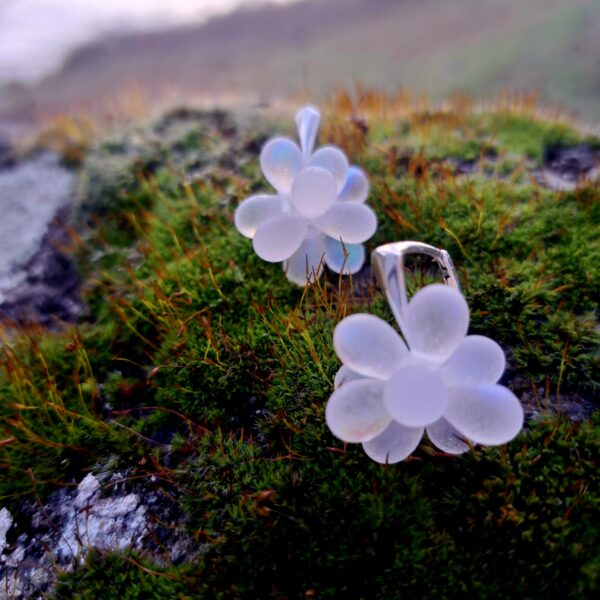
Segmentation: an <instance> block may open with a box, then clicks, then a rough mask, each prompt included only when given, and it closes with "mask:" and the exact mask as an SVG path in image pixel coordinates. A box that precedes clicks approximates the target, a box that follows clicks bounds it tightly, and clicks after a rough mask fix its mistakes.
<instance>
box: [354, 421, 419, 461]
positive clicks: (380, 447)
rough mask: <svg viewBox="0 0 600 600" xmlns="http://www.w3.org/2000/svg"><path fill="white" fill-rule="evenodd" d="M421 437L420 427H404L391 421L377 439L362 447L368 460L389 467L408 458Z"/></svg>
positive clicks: (365, 443)
mask: <svg viewBox="0 0 600 600" xmlns="http://www.w3.org/2000/svg"><path fill="white" fill-rule="evenodd" d="M422 437H423V428H422V427H404V426H403V425H400V424H398V423H395V422H394V421H392V422H391V423H390V424H389V425H388V426H387V427H386V428H385V429H384V430H383V431H382V432H381V433H380V434H379V435H378V436H377V437H374V438H373V439H371V440H369V441H368V442H364V443H363V445H362V446H363V449H364V451H365V453H366V454H367V456H368V457H369V458H370V459H372V460H374V461H375V462H378V463H381V464H390V465H391V464H394V463H397V462H400V461H401V460H404V459H405V458H408V457H409V456H410V455H411V454H412V453H413V452H414V451H415V450H416V449H417V446H418V445H419V442H420V441H421V438H422Z"/></svg>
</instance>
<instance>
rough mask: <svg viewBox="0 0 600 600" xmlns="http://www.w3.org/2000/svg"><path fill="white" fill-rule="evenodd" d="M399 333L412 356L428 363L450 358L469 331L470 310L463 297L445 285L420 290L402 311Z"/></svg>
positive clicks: (435, 285) (428, 286) (429, 286)
mask: <svg viewBox="0 0 600 600" xmlns="http://www.w3.org/2000/svg"><path fill="white" fill-rule="evenodd" d="M404 320H405V323H404V329H406V331H405V330H404V329H403V331H402V333H403V334H404V337H405V338H406V341H407V342H408V345H409V347H410V349H411V352H415V353H416V354H418V355H420V356H422V357H423V358H426V359H427V358H428V359H430V360H432V359H433V360H434V361H435V360H444V359H446V358H448V357H449V356H450V354H452V352H453V351H454V350H455V349H456V348H457V346H458V344H459V343H460V341H461V340H462V339H463V338H464V337H465V335H466V333H467V330H468V328H469V307H468V306H467V302H466V300H465V299H464V297H463V295H462V294H461V293H460V292H459V291H458V290H456V289H454V288H451V287H449V286H447V285H442V284H437V283H435V284H432V285H427V286H425V287H424V288H422V289H420V290H419V291H418V292H417V293H416V294H415V295H414V296H413V297H412V298H411V300H410V302H409V303H408V306H407V307H406V310H405V319H404Z"/></svg>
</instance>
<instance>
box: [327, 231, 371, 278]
mask: <svg viewBox="0 0 600 600" xmlns="http://www.w3.org/2000/svg"><path fill="white" fill-rule="evenodd" d="M344 250H345V252H344ZM325 262H326V263H327V266H328V267H329V268H330V269H331V270H332V271H335V272H336V273H341V272H342V269H344V275H354V274H355V273H358V272H359V271H360V270H361V268H362V266H363V264H364V262H365V247H364V246H363V245H362V244H343V245H342V243H341V242H340V241H339V240H334V239H333V238H330V237H329V236H326V239H325Z"/></svg>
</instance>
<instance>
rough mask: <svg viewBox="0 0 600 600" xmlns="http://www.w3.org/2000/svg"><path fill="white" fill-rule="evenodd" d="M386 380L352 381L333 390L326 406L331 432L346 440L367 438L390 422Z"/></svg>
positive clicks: (326, 415)
mask: <svg viewBox="0 0 600 600" xmlns="http://www.w3.org/2000/svg"><path fill="white" fill-rule="evenodd" d="M382 394H383V384H382V383H381V382H380V381H376V380H373V379H361V380H357V381H350V382H348V383H347V384H346V385H344V387H342V388H340V389H338V390H336V391H335V392H333V394H332V395H331V397H330V398H329V401H328V402H327V406H326V408H325V420H326V421H327V425H328V427H329V429H331V433H333V435H335V436H336V437H337V438H339V439H340V440H342V441H344V442H365V441H367V440H370V439H371V438H373V437H375V436H376V435H377V434H379V433H381V432H382V431H383V430H384V429H385V427H386V426H387V424H388V423H389V422H390V418H389V417H388V415H387V413H386V411H385V409H384V407H383V402H382V399H381V396H382Z"/></svg>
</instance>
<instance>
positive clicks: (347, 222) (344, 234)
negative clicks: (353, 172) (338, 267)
mask: <svg viewBox="0 0 600 600" xmlns="http://www.w3.org/2000/svg"><path fill="white" fill-rule="evenodd" d="M317 225H318V227H319V228H320V229H321V231H323V233H326V234H327V235H328V236H329V237H332V238H333V239H334V240H339V239H340V238H341V239H342V241H343V242H344V243H345V244H360V243H362V242H365V241H367V240H368V239H369V238H370V237H371V236H372V235H373V234H374V233H375V231H376V229H377V217H376V216H375V213H374V212H373V211H372V210H371V209H370V208H369V207H368V206H366V205H365V204H357V203H356V202H340V201H336V202H334V203H333V206H332V207H331V208H330V209H329V210H328V211H327V212H326V213H325V214H324V215H323V216H322V217H320V218H319V220H318V222H317Z"/></svg>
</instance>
